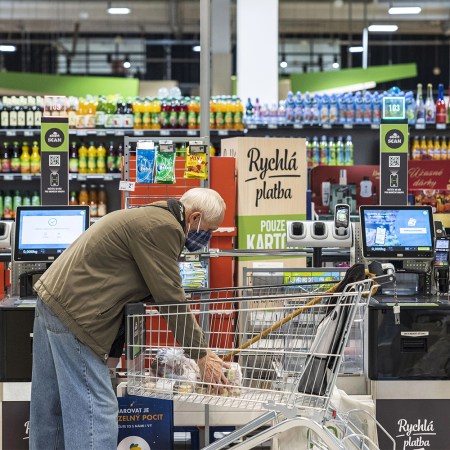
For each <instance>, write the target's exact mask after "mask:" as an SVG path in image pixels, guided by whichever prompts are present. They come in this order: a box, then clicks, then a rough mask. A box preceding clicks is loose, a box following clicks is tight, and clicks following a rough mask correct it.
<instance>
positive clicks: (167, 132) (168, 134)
mask: <svg viewBox="0 0 450 450" xmlns="http://www.w3.org/2000/svg"><path fill="white" fill-rule="evenodd" d="M160 134H161V136H170V131H169V130H161V131H160Z"/></svg>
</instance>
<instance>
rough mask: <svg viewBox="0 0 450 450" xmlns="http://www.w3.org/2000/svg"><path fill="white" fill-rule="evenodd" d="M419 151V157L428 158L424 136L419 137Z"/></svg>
mask: <svg viewBox="0 0 450 450" xmlns="http://www.w3.org/2000/svg"><path fill="white" fill-rule="evenodd" d="M420 153H421V155H422V156H421V158H420V159H428V151H427V138H426V137H425V136H422V138H421V139H420Z"/></svg>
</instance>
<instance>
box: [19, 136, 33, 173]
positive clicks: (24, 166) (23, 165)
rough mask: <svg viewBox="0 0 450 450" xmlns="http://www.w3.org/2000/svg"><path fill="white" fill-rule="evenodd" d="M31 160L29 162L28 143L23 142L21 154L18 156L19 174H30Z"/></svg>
mask: <svg viewBox="0 0 450 450" xmlns="http://www.w3.org/2000/svg"><path fill="white" fill-rule="evenodd" d="M30 171H31V160H30V147H29V145H28V142H23V144H22V153H21V155H20V173H30Z"/></svg>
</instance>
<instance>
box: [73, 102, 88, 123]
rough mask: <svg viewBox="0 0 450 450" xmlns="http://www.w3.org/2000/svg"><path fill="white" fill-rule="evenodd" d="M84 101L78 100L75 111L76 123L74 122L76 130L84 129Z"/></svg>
mask: <svg viewBox="0 0 450 450" xmlns="http://www.w3.org/2000/svg"><path fill="white" fill-rule="evenodd" d="M86 111H87V109H86V100H85V99H84V98H80V100H79V102H78V109H77V121H76V128H85V127H86V124H85V120H86Z"/></svg>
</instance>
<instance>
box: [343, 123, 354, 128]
mask: <svg viewBox="0 0 450 450" xmlns="http://www.w3.org/2000/svg"><path fill="white" fill-rule="evenodd" d="M344 128H345V129H346V130H351V129H353V124H352V123H344Z"/></svg>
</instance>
